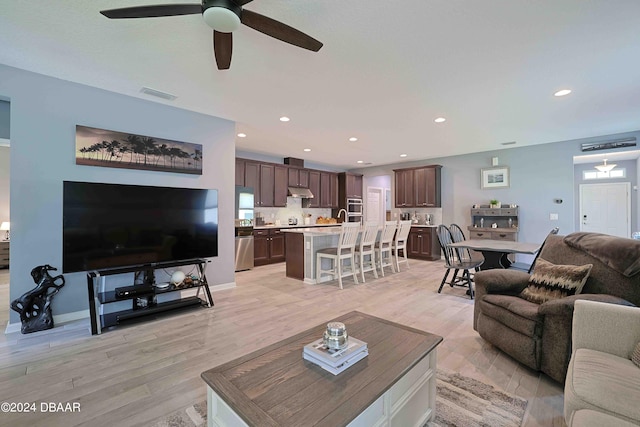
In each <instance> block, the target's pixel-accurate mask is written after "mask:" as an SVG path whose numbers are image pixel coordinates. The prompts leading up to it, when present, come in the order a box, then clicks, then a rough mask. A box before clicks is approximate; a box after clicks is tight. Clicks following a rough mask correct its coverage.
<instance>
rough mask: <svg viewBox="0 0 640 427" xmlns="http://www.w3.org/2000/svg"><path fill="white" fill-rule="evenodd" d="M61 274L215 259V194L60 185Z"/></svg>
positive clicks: (216, 191) (196, 191)
mask: <svg viewBox="0 0 640 427" xmlns="http://www.w3.org/2000/svg"><path fill="white" fill-rule="evenodd" d="M62 233H63V238H62V241H63V255H62V270H63V272H64V273H71V272H78V271H91V270H101V269H108V268H118V267H128V266H136V265H147V264H161V263H163V262H174V261H183V260H184V261H186V260H191V259H199V258H210V257H215V256H217V255H218V190H208V189H195V188H171V187H152V186H141V185H122V184H101V183H90V182H71V181H64V189H63V227H62Z"/></svg>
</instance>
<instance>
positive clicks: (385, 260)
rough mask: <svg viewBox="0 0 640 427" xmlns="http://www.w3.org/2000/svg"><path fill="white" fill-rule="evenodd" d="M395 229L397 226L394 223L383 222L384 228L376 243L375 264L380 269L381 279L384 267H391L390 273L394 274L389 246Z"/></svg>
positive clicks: (391, 243)
mask: <svg viewBox="0 0 640 427" xmlns="http://www.w3.org/2000/svg"><path fill="white" fill-rule="evenodd" d="M397 228H398V225H397V224H396V222H395V221H385V223H384V228H383V229H382V233H381V234H380V240H378V241H377V242H376V258H377V260H376V263H377V264H378V267H380V273H381V274H382V277H384V268H385V267H391V271H392V272H395V269H394V267H393V258H392V255H391V246H392V245H393V236H394V235H395V234H396V229H397ZM385 255H386V256H385Z"/></svg>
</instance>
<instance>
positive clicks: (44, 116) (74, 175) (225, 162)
mask: <svg viewBox="0 0 640 427" xmlns="http://www.w3.org/2000/svg"><path fill="white" fill-rule="evenodd" d="M0 97H5V99H6V98H8V99H9V100H10V102H11V155H10V156H11V174H10V176H11V277H10V280H11V290H10V299H11V300H13V299H15V298H17V297H19V296H20V295H22V294H23V293H24V292H26V291H27V290H29V289H31V288H33V287H34V286H35V285H34V283H33V281H32V280H31V276H30V271H31V269H32V268H33V267H34V266H37V265H41V264H51V265H52V266H54V267H57V268H58V269H61V267H62V182H63V181H65V180H70V181H91V182H109V183H122V184H140V185H161V186H170V187H190V188H215V189H218V192H219V193H218V196H219V247H218V253H219V256H218V257H216V258H212V262H211V263H210V264H209V266H208V268H207V278H208V280H209V282H210V284H212V285H216V284H225V283H233V281H234V271H233V270H234V263H233V254H234V229H233V219H234V198H235V192H234V176H235V173H234V169H235V162H234V158H235V144H234V133H235V132H234V129H235V124H234V123H233V122H230V121H227V120H223V119H220V118H216V117H211V116H206V115H203V114H198V113H193V112H189V111H185V110H180V109H177V108H174V107H170V106H167V105H163V104H160V103H156V102H150V101H147V100H142V99H138V98H133V97H127V96H123V95H119V94H116V93H112V92H107V91H103V90H100V89H96V88H92V87H88V86H83V85H79V84H75V83H71V82H67V81H64V80H58V79H54V78H51V77H46V76H42V75H38V74H34V73H30V72H26V71H23V70H18V69H15V68H11V67H7V66H4V65H0ZM77 124H80V125H86V126H91V127H96V128H101V129H108V130H116V131H123V132H131V133H136V134H139V135H145V136H154V137H158V138H166V139H172V140H178V141H184V142H190V143H196V144H202V145H203V157H204V161H203V175H202V176H194V175H187V174H178V173H167V172H154V171H141V170H125V169H114V168H102V167H91V166H77V165H76V164H75V156H74V152H75V127H76V125H77ZM65 279H66V280H67V283H66V286H65V287H64V288H63V289H62V290H61V291H60V293H59V294H58V295H56V297H55V298H54V301H53V313H54V314H56V315H60V314H64V313H74V312H79V311H82V310H86V309H87V308H88V301H87V282H86V275H85V274H83V273H73V274H66V275H65ZM10 322H11V323H14V322H19V317H18V315H17V313H15V312H13V311H11V317H10Z"/></svg>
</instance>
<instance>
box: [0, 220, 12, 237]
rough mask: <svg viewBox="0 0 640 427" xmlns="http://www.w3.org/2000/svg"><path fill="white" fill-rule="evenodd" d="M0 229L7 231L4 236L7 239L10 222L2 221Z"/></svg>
mask: <svg viewBox="0 0 640 427" xmlns="http://www.w3.org/2000/svg"><path fill="white" fill-rule="evenodd" d="M0 230H4V231H6V232H7V235H6V236H5V240H9V230H10V222H9V221H2V224H0Z"/></svg>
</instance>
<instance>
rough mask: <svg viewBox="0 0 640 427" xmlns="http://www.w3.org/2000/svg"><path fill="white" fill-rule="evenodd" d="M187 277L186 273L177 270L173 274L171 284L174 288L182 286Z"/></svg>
mask: <svg viewBox="0 0 640 427" xmlns="http://www.w3.org/2000/svg"><path fill="white" fill-rule="evenodd" d="M186 277H187V276H186V275H185V274H184V272H182V271H180V270H176V271H174V272H173V274H171V284H172V285H174V286H180V285H181V284H182V282H184V279H185V278H186Z"/></svg>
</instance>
